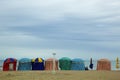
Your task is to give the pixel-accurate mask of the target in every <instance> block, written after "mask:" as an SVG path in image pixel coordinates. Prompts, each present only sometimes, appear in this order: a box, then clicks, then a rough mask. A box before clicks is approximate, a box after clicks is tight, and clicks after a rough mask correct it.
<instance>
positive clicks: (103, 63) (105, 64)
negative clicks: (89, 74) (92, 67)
mask: <svg viewBox="0 0 120 80" xmlns="http://www.w3.org/2000/svg"><path fill="white" fill-rule="evenodd" d="M97 70H111V62H110V61H109V60H108V59H100V60H98V61H97Z"/></svg>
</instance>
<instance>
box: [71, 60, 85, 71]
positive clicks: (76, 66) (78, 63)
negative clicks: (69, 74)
mask: <svg viewBox="0 0 120 80" xmlns="http://www.w3.org/2000/svg"><path fill="white" fill-rule="evenodd" d="M71 70H85V64H84V61H83V60H82V59H80V58H75V59H72V64H71Z"/></svg>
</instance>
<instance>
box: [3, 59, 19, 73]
mask: <svg viewBox="0 0 120 80" xmlns="http://www.w3.org/2000/svg"><path fill="white" fill-rule="evenodd" d="M16 65H17V60H16V59H15V58H7V59H6V60H4V63H3V71H16Z"/></svg>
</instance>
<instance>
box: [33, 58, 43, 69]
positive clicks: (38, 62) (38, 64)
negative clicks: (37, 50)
mask: <svg viewBox="0 0 120 80" xmlns="http://www.w3.org/2000/svg"><path fill="white" fill-rule="evenodd" d="M32 70H44V60H43V59H42V58H36V59H32Z"/></svg>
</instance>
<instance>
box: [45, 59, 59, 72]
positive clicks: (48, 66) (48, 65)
mask: <svg viewBox="0 0 120 80" xmlns="http://www.w3.org/2000/svg"><path fill="white" fill-rule="evenodd" d="M53 60H54V58H49V59H47V60H46V61H45V70H53ZM55 70H58V60H57V59H55Z"/></svg>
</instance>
